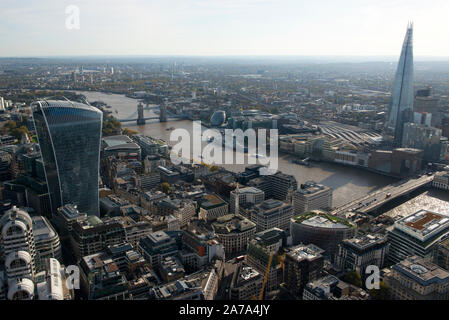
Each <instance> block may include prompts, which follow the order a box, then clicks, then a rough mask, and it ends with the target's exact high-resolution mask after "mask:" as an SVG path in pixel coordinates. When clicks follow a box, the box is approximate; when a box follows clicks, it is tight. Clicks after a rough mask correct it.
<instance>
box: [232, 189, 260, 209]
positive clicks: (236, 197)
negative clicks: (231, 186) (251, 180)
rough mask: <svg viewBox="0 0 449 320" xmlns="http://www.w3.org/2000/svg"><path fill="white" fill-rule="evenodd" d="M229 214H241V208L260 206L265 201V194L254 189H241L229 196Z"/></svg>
mask: <svg viewBox="0 0 449 320" xmlns="http://www.w3.org/2000/svg"><path fill="white" fill-rule="evenodd" d="M229 196H230V202H229V212H230V213H235V214H240V207H246V206H250V205H255V204H259V203H261V202H263V201H264V199H265V193H264V192H263V191H262V190H260V189H257V188H254V187H246V188H239V187H237V188H236V189H235V190H233V191H231V193H230V194H229Z"/></svg>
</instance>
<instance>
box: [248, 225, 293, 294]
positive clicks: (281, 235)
mask: <svg viewBox="0 0 449 320" xmlns="http://www.w3.org/2000/svg"><path fill="white" fill-rule="evenodd" d="M290 239H291V237H290V235H289V234H288V233H287V232H285V231H284V230H281V229H279V228H272V229H268V230H265V231H262V232H258V233H256V234H255V235H254V237H253V238H252V239H251V240H250V241H249V243H248V252H247V254H246V263H247V264H248V265H249V266H251V267H253V268H255V269H256V270H257V271H259V272H260V273H262V274H265V272H266V270H267V267H268V262H269V260H270V255H271V254H272V253H274V254H275V255H274V256H273V260H272V262H271V266H270V271H269V273H268V278H267V283H266V286H265V290H266V291H267V292H270V291H273V290H277V289H279V286H280V284H281V283H282V265H281V263H280V261H281V255H280V252H282V250H281V249H282V248H286V247H287V246H288V245H289V243H290V242H291V241H290Z"/></svg>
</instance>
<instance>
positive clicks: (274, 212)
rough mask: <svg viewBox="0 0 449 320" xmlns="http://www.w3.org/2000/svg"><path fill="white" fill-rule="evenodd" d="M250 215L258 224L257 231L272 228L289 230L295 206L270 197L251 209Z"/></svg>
mask: <svg viewBox="0 0 449 320" xmlns="http://www.w3.org/2000/svg"><path fill="white" fill-rule="evenodd" d="M250 215H251V221H252V222H254V223H255V224H256V232H260V231H264V230H268V229H271V228H280V229H282V230H285V231H287V230H289V229H290V219H291V218H292V217H293V207H292V205H291V204H289V203H286V202H283V201H280V200H275V199H268V200H265V201H264V202H262V203H261V204H259V205H257V206H256V207H255V208H254V209H253V210H251V212H250Z"/></svg>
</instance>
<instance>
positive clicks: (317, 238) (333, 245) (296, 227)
mask: <svg viewBox="0 0 449 320" xmlns="http://www.w3.org/2000/svg"><path fill="white" fill-rule="evenodd" d="M290 232H291V235H292V238H293V239H292V240H293V244H294V245H297V244H300V243H304V244H309V243H313V244H315V245H317V246H319V247H320V248H322V249H323V250H324V251H325V252H324V253H323V255H326V256H327V257H328V258H330V259H331V260H333V259H334V258H335V254H336V253H337V250H338V244H339V243H340V242H341V241H343V240H344V239H349V238H352V237H354V235H355V234H356V226H355V225H354V224H353V223H351V222H349V221H347V220H345V219H343V218H339V217H336V216H332V215H330V214H326V213H324V212H322V211H318V210H316V211H311V212H309V213H306V214H302V215H299V216H296V217H294V218H292V219H291V227H290Z"/></svg>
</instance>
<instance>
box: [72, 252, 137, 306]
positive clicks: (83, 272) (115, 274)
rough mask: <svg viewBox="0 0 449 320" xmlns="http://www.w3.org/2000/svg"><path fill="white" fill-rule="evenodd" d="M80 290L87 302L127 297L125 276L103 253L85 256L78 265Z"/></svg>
mask: <svg viewBox="0 0 449 320" xmlns="http://www.w3.org/2000/svg"><path fill="white" fill-rule="evenodd" d="M79 268H80V283H81V290H82V291H83V294H84V296H85V297H86V298H87V299H89V300H124V299H126V298H127V297H128V296H129V295H128V288H127V282H126V278H125V276H124V275H123V274H122V273H121V272H120V270H119V268H118V266H117V264H116V263H115V262H114V261H113V260H112V259H111V258H110V256H109V255H106V254H105V253H103V252H101V253H95V254H92V255H88V256H85V257H83V258H82V259H81V261H80V263H79Z"/></svg>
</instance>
